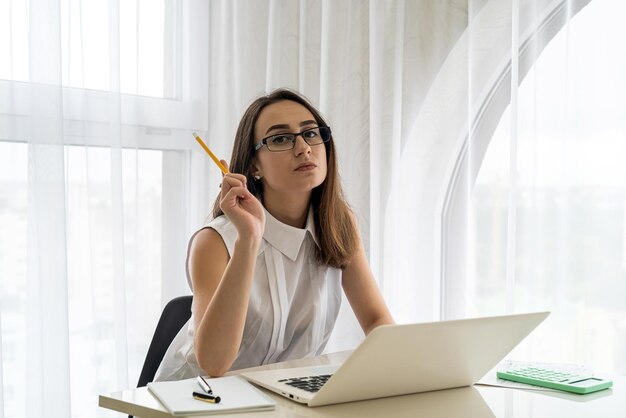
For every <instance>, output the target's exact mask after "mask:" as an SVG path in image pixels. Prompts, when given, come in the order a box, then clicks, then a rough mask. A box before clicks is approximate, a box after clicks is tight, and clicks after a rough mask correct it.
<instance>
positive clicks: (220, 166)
mask: <svg viewBox="0 0 626 418" xmlns="http://www.w3.org/2000/svg"><path fill="white" fill-rule="evenodd" d="M192 135H193V137H194V138H196V141H198V144H200V146H201V147H202V148H204V150H205V151H206V153H207V154H209V157H211V159H212V160H213V161H215V164H217V166H218V167H219V168H220V170H222V173H224V174H228V170H227V169H226V167H224V165H223V164H222V163H221V162H220V160H219V159H218V158H217V157H216V156H215V154H213V153H212V152H211V150H210V149H209V147H207V146H206V144H205V143H204V142H203V141H202V139H200V137H199V136H198V134H197V133H195V132H194V133H193V134H192Z"/></svg>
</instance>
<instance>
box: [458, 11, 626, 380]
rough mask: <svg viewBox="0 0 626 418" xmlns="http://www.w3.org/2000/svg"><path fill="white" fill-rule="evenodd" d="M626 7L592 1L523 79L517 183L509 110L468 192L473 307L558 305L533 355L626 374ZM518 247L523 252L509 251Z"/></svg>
mask: <svg viewBox="0 0 626 418" xmlns="http://www.w3.org/2000/svg"><path fill="white" fill-rule="evenodd" d="M625 12H626V8H625V6H624V4H623V3H621V2H615V1H613V2H611V1H602V0H597V1H592V2H591V3H590V4H589V5H588V6H587V7H585V8H584V9H582V10H581V11H580V12H579V13H578V14H577V15H576V16H575V17H573V18H572V20H571V22H570V24H569V25H568V26H565V27H564V28H562V30H561V31H560V33H558V34H557V35H556V36H555V37H554V38H553V39H552V40H551V41H550V43H549V44H548V45H547V46H546V48H545V50H544V51H543V52H542V53H541V55H540V56H539V57H538V58H537V60H536V62H535V63H534V64H533V68H532V69H531V70H530V72H529V73H528V74H527V76H526V77H525V79H524V80H523V81H522V83H521V84H520V86H519V91H518V95H519V96H518V97H519V98H518V112H517V115H516V117H517V149H516V154H517V159H516V161H517V169H516V170H514V173H513V174H514V175H515V182H514V183H513V182H512V177H511V176H512V174H511V168H510V166H509V146H510V142H509V141H510V132H511V126H510V121H511V113H510V112H511V111H510V109H507V110H506V111H505V112H504V114H503V116H502V118H501V120H500V124H499V125H498V127H497V128H496V130H495V133H494V135H493V137H492V138H491V141H490V144H489V148H488V150H487V152H486V155H485V157H484V160H483V161H482V165H481V167H480V171H479V174H478V176H477V178H476V182H475V184H474V188H473V191H472V193H471V196H470V198H469V199H470V202H469V203H470V207H471V212H470V215H469V219H470V233H469V235H470V247H471V250H470V258H471V260H472V262H471V263H470V265H471V272H472V274H471V276H472V277H471V279H470V280H468V281H467V283H466V284H465V286H466V292H465V295H466V296H465V304H466V310H467V314H468V316H476V315H490V314H496V313H502V312H504V311H505V310H506V308H507V307H506V306H505V304H506V301H507V299H508V300H509V301H512V303H513V307H514V310H515V311H530V310H537V309H545V308H547V309H550V310H552V311H553V313H552V315H551V317H550V318H549V320H548V321H546V323H544V324H543V325H542V326H541V327H540V328H539V329H538V330H537V331H535V334H537V338H535V339H533V341H534V342H535V343H537V344H541V346H540V347H537V346H535V349H534V350H533V353H527V355H528V356H529V357H532V356H533V355H534V356H536V357H537V358H536V360H548V359H551V360H553V361H561V362H577V363H587V362H592V365H593V366H594V367H595V368H596V369H597V370H614V371H616V372H617V373H624V372H626V360H625V359H624V357H623V352H624V348H625V347H626V322H625V321H624V318H625V317H626V305H625V304H624V298H623V295H625V294H626V166H625V165H624V164H623V161H625V160H626V142H624V136H625V133H626V113H624V109H626V99H625V97H626V84H625V83H624V80H623V74H624V73H625V72H626V56H625V55H624V54H623V45H622V44H623V42H622V40H623V39H624V38H625V37H626V29H625V28H624V27H623V25H622V24H621V22H620V21H619V16H623V14H624V13H625ZM512 184H516V186H515V190H514V195H513V196H512V199H513V200H512V201H513V202H514V204H515V213H516V216H515V219H516V223H515V228H514V230H513V231H511V229H509V227H508V225H507V222H508V219H509V216H511V214H512V212H511V210H510V207H509V203H510V200H509V198H510V196H509V193H510V192H511V185H512ZM512 233H513V234H514V242H509V243H507V238H508V237H509V234H512ZM511 244H513V245H514V246H515V258H514V260H511V259H507V245H511ZM507 263H514V269H515V284H514V287H507V285H506V281H505V277H506V276H507V271H506V269H507ZM507 293H508V294H507ZM509 308H510V307H509ZM563 341H568V342H569V344H563Z"/></svg>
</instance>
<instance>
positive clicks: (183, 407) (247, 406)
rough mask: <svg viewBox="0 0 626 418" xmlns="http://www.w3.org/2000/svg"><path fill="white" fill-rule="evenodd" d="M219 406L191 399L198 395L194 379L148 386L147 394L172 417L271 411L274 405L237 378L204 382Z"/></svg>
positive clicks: (248, 384)
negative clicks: (209, 386) (213, 394)
mask: <svg viewBox="0 0 626 418" xmlns="http://www.w3.org/2000/svg"><path fill="white" fill-rule="evenodd" d="M208 382H209V384H210V385H211V389H213V391H214V392H215V395H217V396H220V398H222V401H221V402H220V403H207V402H203V401H199V400H196V399H194V398H193V397H192V393H193V392H194V391H200V387H199V386H198V382H197V381H196V379H186V380H179V381H172V382H151V383H148V390H149V391H150V392H151V393H152V394H153V395H154V396H155V397H156V398H157V399H158V400H159V402H161V403H162V404H163V406H164V407H165V409H167V410H168V411H169V413H170V414H172V415H174V416H187V415H211V414H224V413H230V412H252V411H266V410H270V409H274V407H275V403H274V401H273V400H272V399H270V398H269V397H268V396H267V395H265V394H264V393H263V392H261V391H260V390H258V389H257V388H255V387H254V386H252V385H251V384H250V383H248V382H247V381H246V380H245V379H243V378H242V377H239V376H228V377H218V378H213V379H208Z"/></svg>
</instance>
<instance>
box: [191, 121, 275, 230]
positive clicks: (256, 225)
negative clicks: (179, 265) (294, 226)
mask: <svg viewBox="0 0 626 418" xmlns="http://www.w3.org/2000/svg"><path fill="white" fill-rule="evenodd" d="M193 136H194V138H195V139H196V141H198V143H199V144H200V146H202V148H203V149H204V150H205V151H206V153H207V154H209V157H211V159H212V160H213V161H214V162H215V164H216V165H217V166H218V167H219V168H220V170H222V173H223V174H224V178H223V179H222V185H221V191H220V208H221V209H222V211H223V212H224V214H226V216H228V219H230V221H231V222H232V223H233V224H234V225H235V228H236V229H237V233H238V235H239V237H240V238H246V237H249V238H251V239H255V240H258V241H260V239H261V237H262V236H263V231H264V229H265V211H264V209H263V205H262V204H261V202H260V201H259V199H257V198H256V197H255V196H254V195H253V194H252V193H250V191H249V190H248V187H247V178H246V176H244V175H243V174H237V173H231V172H229V171H228V164H227V163H226V161H224V160H221V161H220V160H219V159H218V158H217V157H216V156H215V154H213V152H211V150H210V149H209V147H208V146H207V145H206V144H205V143H204V141H202V139H201V138H200V137H199V136H198V135H197V134H196V133H195V132H194V133H193Z"/></svg>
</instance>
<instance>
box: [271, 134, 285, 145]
mask: <svg viewBox="0 0 626 418" xmlns="http://www.w3.org/2000/svg"><path fill="white" fill-rule="evenodd" d="M285 142H289V137H288V136H286V135H277V136H274V137H272V144H275V145H281V144H284V143H285Z"/></svg>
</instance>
